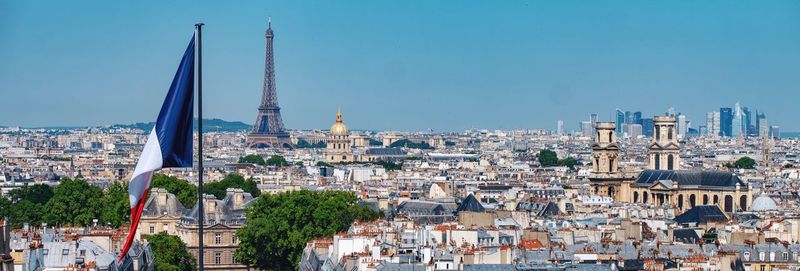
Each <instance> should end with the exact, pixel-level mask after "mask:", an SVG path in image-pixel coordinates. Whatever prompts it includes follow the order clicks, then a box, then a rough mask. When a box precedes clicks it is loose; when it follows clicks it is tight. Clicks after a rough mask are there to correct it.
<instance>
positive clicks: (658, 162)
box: [654, 153, 661, 169]
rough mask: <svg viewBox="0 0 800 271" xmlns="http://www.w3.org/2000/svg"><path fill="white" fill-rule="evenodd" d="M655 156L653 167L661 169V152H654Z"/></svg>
mask: <svg viewBox="0 0 800 271" xmlns="http://www.w3.org/2000/svg"><path fill="white" fill-rule="evenodd" d="M655 156H656V159H655V163H654V164H655V169H661V154H658V153H656V154H655Z"/></svg>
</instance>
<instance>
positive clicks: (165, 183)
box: [150, 173, 197, 208]
mask: <svg viewBox="0 0 800 271" xmlns="http://www.w3.org/2000/svg"><path fill="white" fill-rule="evenodd" d="M156 187H158V188H164V189H166V190H167V192H170V193H172V194H174V195H175V197H177V198H178V201H180V202H181V204H183V206H184V207H186V208H192V207H194V204H195V203H196V202H197V186H195V185H193V184H191V183H189V181H187V180H184V179H178V178H177V177H173V176H167V175H164V174H160V173H158V174H155V175H153V181H152V182H151V183H150V188H156Z"/></svg>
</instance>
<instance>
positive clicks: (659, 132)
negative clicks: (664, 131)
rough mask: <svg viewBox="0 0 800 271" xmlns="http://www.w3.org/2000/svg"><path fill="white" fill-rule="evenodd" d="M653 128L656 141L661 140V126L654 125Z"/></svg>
mask: <svg viewBox="0 0 800 271" xmlns="http://www.w3.org/2000/svg"><path fill="white" fill-rule="evenodd" d="M655 129H656V132H655V135H656V141H659V140H661V126H656V127H655Z"/></svg>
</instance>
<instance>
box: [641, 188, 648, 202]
mask: <svg viewBox="0 0 800 271" xmlns="http://www.w3.org/2000/svg"><path fill="white" fill-rule="evenodd" d="M642 203H647V192H646V191H645V192H644V193H642Z"/></svg>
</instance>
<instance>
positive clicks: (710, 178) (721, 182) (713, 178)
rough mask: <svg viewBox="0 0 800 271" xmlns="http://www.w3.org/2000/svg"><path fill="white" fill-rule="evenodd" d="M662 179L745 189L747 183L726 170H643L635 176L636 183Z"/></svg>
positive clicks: (682, 184) (684, 183)
mask: <svg viewBox="0 0 800 271" xmlns="http://www.w3.org/2000/svg"><path fill="white" fill-rule="evenodd" d="M662 180H669V181H671V182H672V183H677V184H678V185H680V186H690V187H709V188H734V189H735V187H736V185H737V184H738V185H739V186H740V187H741V188H740V189H747V185H746V184H745V183H744V182H743V181H742V179H740V178H739V176H736V174H733V173H732V172H727V171H686V170H652V169H648V170H644V171H642V173H640V174H639V176H638V177H637V178H636V182H635V184H636V185H639V186H649V185H652V184H653V183H656V182H658V181H662Z"/></svg>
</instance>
